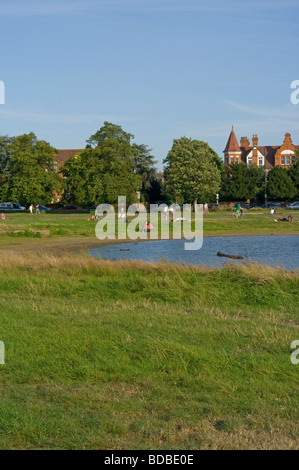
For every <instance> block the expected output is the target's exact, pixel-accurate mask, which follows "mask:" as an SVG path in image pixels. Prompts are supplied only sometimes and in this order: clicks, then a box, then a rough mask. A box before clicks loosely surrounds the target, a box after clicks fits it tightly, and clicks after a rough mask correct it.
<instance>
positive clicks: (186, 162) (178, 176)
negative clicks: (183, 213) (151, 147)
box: [164, 137, 221, 204]
mask: <svg viewBox="0 0 299 470" xmlns="http://www.w3.org/2000/svg"><path fill="white" fill-rule="evenodd" d="M216 157H217V158H219V157H218V156H217V154H216V153H215V151H214V150H213V149H211V148H210V147H209V145H208V144H207V143H206V142H202V141H199V140H192V139H189V138H187V137H182V138H181V139H176V140H174V141H173V145H172V148H171V150H170V151H169V152H168V155H167V157H166V159H165V160H164V163H165V164H166V168H165V174H166V186H167V189H168V191H169V192H170V194H171V195H172V197H173V198H175V199H177V200H179V201H182V202H188V203H194V204H195V203H197V202H205V201H207V200H211V199H215V195H216V193H218V192H219V189H220V183H221V172H220V169H219V167H218V164H217V160H216ZM219 166H220V163H219Z"/></svg>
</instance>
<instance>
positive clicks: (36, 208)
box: [35, 204, 40, 215]
mask: <svg viewBox="0 0 299 470" xmlns="http://www.w3.org/2000/svg"><path fill="white" fill-rule="evenodd" d="M35 210H36V211H35V213H36V215H40V208H39V204H37V205H36V206H35Z"/></svg>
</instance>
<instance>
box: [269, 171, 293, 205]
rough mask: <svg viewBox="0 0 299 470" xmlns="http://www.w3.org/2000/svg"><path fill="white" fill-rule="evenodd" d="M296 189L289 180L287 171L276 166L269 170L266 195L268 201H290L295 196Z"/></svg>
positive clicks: (289, 176) (290, 179) (289, 175)
mask: <svg viewBox="0 0 299 470" xmlns="http://www.w3.org/2000/svg"><path fill="white" fill-rule="evenodd" d="M296 193H297V189H296V186H295V183H294V181H293V180H292V178H291V174H290V172H289V170H287V169H286V168H282V167H280V166H276V167H274V168H273V170H271V172H270V175H269V180H268V185H267V194H268V197H269V198H270V199H273V200H274V201H275V200H291V199H293V198H294V197H295V196H296Z"/></svg>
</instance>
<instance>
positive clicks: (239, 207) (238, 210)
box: [236, 202, 241, 217]
mask: <svg viewBox="0 0 299 470" xmlns="http://www.w3.org/2000/svg"><path fill="white" fill-rule="evenodd" d="M240 211H241V204H240V203H239V202H238V204H237V206H236V217H239V215H240Z"/></svg>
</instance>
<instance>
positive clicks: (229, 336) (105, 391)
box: [0, 216, 299, 449]
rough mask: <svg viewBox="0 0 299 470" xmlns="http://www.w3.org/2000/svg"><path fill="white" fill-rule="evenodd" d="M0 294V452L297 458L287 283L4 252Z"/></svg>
mask: <svg viewBox="0 0 299 470" xmlns="http://www.w3.org/2000/svg"><path fill="white" fill-rule="evenodd" d="M14 217H16V218H17V216H14ZM22 217H24V222H22V223H23V224H24V225H25V223H26V222H25V220H26V219H25V216H22ZM48 217H49V218H50V216H47V220H45V221H43V219H42V218H40V221H38V222H36V224H38V223H40V224H42V223H45V224H47V223H48V220H49V219H48ZM233 222H235V221H232V223H233ZM237 222H238V221H237ZM241 223H243V221H241ZM244 223H245V222H244ZM74 224H76V226H77V227H79V225H80V226H81V227H83V226H85V225H84V224H85V222H84V221H83V220H80V219H77V218H76V217H74ZM77 224H78V225H77ZM86 224H87V223H86ZM87 226H88V224H87ZM79 230H80V229H79ZM0 283H1V290H0V305H1V307H0V341H3V342H4V343H5V347H6V364H5V365H3V366H0V448H1V449H20V448H22V449H24V448H25V449H54V448H55V449H70V448H72V449H95V448H97V449H239V448H242V449H247V448H251V449H253V448H254V449H273V448H276V449H278V448H279V449H291V448H293V449H295V448H297V449H298V448H299V440H298V438H299V435H298V418H299V416H298V398H299V375H298V372H299V366H295V365H292V363H291V361H290V354H291V350H290V344H291V342H292V341H294V340H296V339H299V315H298V300H299V299H298V284H299V274H298V273H291V272H284V271H279V270H274V269H271V268H267V267H263V266H258V267H257V266H254V265H243V266H239V267H234V266H228V267H227V268H226V269H223V270H213V269H207V268H199V267H194V266H193V267H186V266H175V265H169V264H166V263H162V264H154V265H146V264H143V263H141V262H132V263H130V264H129V263H124V262H119V263H113V262H109V261H105V262H104V261H99V260H95V259H88V258H86V257H83V256H67V255H65V256H60V257H59V258H58V257H54V256H50V255H48V254H40V255H35V254H33V253H22V254H16V253H13V252H11V253H9V252H7V253H6V252H3V253H2V254H1V271H0Z"/></svg>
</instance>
